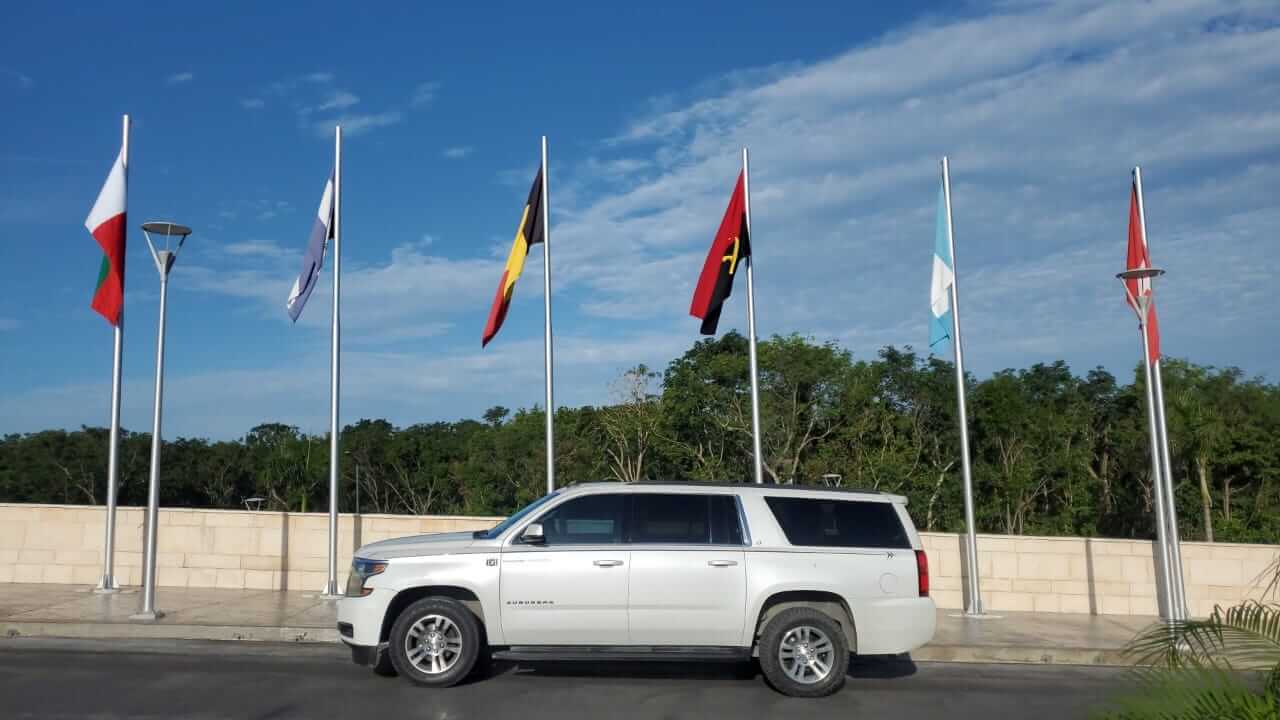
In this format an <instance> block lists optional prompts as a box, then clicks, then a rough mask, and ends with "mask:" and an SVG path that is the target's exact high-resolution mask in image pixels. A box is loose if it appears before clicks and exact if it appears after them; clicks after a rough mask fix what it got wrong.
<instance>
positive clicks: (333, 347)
mask: <svg viewBox="0 0 1280 720" xmlns="http://www.w3.org/2000/svg"><path fill="white" fill-rule="evenodd" d="M341 299H342V126H341V125H338V126H337V127H335V128H334V129H333V328H332V335H331V336H330V339H329V353H330V355H329V578H328V580H327V581H326V582H325V586H324V593H323V594H324V595H325V596H326V597H331V598H333V597H337V596H338V473H339V466H338V465H339V462H340V461H341V459H342V454H341V452H339V450H338V397H339V391H340V389H341V385H340V380H341V378H342V365H341V352H340V351H341V348H342V325H341V321H340V316H341V313H340V305H341Z"/></svg>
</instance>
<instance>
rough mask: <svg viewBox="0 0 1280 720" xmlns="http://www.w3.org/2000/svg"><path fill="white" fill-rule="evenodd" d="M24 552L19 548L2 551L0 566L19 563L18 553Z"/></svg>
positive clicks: (0, 551)
mask: <svg viewBox="0 0 1280 720" xmlns="http://www.w3.org/2000/svg"><path fill="white" fill-rule="evenodd" d="M20 552H22V551H21V550H19V549H17V548H12V549H9V550H0V565H13V564H14V563H16V562H18V553H20Z"/></svg>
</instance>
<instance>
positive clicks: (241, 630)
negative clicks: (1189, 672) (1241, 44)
mask: <svg viewBox="0 0 1280 720" xmlns="http://www.w3.org/2000/svg"><path fill="white" fill-rule="evenodd" d="M4 638H66V639H81V640H227V641H242V642H274V643H336V642H338V632H337V630H335V629H332V628H320V627H289V626H284V627H264V626H255V625H177V624H166V623H163V622H161V623H144V622H140V623H74V622H70V623H68V622H0V641H2V640H3V639H4ZM0 647H3V645H0ZM911 659H912V660H914V661H916V662H952V663H1016V664H1027V665H1110V666H1115V667H1132V666H1133V665H1134V663H1133V661H1132V660H1131V659H1130V658H1128V657H1127V656H1125V655H1124V653H1123V651H1121V650H1120V649H1100V648H1062V647H1023V646H1008V645H926V646H924V647H922V648H920V649H918V650H916V651H915V652H912V653H911Z"/></svg>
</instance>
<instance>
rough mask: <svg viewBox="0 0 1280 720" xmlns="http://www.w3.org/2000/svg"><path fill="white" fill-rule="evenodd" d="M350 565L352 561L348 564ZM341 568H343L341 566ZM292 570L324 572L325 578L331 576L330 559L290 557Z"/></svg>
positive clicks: (326, 557)
mask: <svg viewBox="0 0 1280 720" xmlns="http://www.w3.org/2000/svg"><path fill="white" fill-rule="evenodd" d="M347 564H348V565H350V564H351V563H350V561H348V562H347ZM339 567H342V566H341V565H339ZM289 569H290V570H323V571H324V573H325V578H326V579H327V578H328V576H329V557H328V556H327V555H326V556H325V557H290V558H289Z"/></svg>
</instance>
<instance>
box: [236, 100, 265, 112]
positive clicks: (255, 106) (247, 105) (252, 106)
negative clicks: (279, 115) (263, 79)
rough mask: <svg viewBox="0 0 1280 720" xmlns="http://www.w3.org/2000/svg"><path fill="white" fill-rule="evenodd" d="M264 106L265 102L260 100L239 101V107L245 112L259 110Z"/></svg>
mask: <svg viewBox="0 0 1280 720" xmlns="http://www.w3.org/2000/svg"><path fill="white" fill-rule="evenodd" d="M266 105H267V103H266V101H265V100H263V99H262V98H243V99H241V100H240V107H242V108H244V109H245V110H261V109H262V108H264V107H266Z"/></svg>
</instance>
